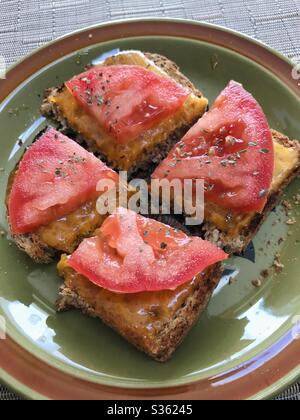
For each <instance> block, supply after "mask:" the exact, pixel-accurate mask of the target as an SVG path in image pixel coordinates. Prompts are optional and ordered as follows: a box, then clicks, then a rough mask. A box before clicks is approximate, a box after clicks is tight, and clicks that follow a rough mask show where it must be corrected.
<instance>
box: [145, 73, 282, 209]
mask: <svg viewBox="0 0 300 420" xmlns="http://www.w3.org/2000/svg"><path fill="white" fill-rule="evenodd" d="M273 170H274V147H273V141H272V135H271V131H270V128H269V125H268V122H267V119H266V116H265V115H264V113H263V111H262V109H261V107H260V105H259V104H258V103H257V101H256V100H255V99H254V98H253V96H252V95H251V94H250V93H249V92H247V91H246V90H245V89H244V88H243V87H242V85H240V84H239V83H237V82H234V81H231V82H230V83H229V85H228V86H227V87H226V88H225V89H224V90H223V92H222V93H221V94H220V96H219V97H218V98H217V100H216V101H215V103H214V104H213V106H212V108H211V109H210V111H208V112H207V113H206V114H205V115H204V116H203V117H202V118H200V120H199V121H198V122H197V123H196V124H195V125H194V126H193V127H192V128H191V129H190V130H189V131H188V133H187V134H186V135H185V136H184V137H183V138H182V140H181V142H179V143H178V144H177V145H176V146H175V147H174V149H173V150H172V151H171V152H170V154H169V155H168V157H167V158H166V159H165V160H164V161H163V162H162V163H161V164H160V166H159V167H158V168H157V169H156V170H155V171H154V173H153V175H152V177H153V178H167V179H169V180H172V179H175V178H179V179H181V180H184V179H187V178H189V179H190V178H195V179H204V181H205V183H206V191H205V195H206V199H207V200H208V201H212V202H214V203H216V204H218V205H219V206H221V207H224V208H228V209H230V210H232V211H234V212H239V213H249V212H261V211H262V210H263V208H264V206H265V204H266V202H267V199H268V192H269V189H270V186H271V183H272V178H273Z"/></svg>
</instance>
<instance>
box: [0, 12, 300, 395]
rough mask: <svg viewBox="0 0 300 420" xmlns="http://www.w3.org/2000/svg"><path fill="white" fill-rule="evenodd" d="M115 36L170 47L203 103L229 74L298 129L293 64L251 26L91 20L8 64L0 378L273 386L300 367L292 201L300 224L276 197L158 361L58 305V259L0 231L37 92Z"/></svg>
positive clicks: (283, 127) (260, 390)
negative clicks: (22, 247)
mask: <svg viewBox="0 0 300 420" xmlns="http://www.w3.org/2000/svg"><path fill="white" fill-rule="evenodd" d="M117 48H119V49H139V50H143V51H151V52H156V53H161V54H163V55H165V56H167V57H168V58H170V59H171V60H174V61H175V62H176V63H177V64H178V65H179V66H180V68H181V70H182V72H183V73H184V74H186V75H187V76H188V77H189V78H190V79H191V80H192V81H193V82H194V83H195V84H196V86H197V87H199V88H200V89H201V90H202V91H203V92H204V93H205V95H206V96H207V97H208V98H209V100H210V101H213V100H214V98H215V97H216V95H217V94H218V93H219V92H220V91H221V89H223V88H224V86H225V85H226V84H227V83H228V81H229V80H230V79H235V80H237V81H238V82H241V83H243V84H244V86H245V87H246V89H248V90H249V91H250V92H252V93H253V95H254V96H255V97H256V98H257V100H258V101H260V103H261V104H262V106H263V108H264V110H265V112H266V114H267V116H268V119H269V122H270V125H271V126H272V127H273V128H275V129H278V130H280V131H282V132H284V133H286V134H287V135H289V136H290V137H292V138H298V139H300V126H299V115H300V91H299V86H298V85H297V81H296V80H294V79H293V78H292V75H291V71H292V65H291V63H289V62H288V61H287V60H286V59H285V58H283V57H282V56H280V55H279V54H277V53H276V52H275V51H273V50H271V49H269V48H268V47H266V46H264V45H262V44H260V43H257V42H255V41H253V40H251V39H250V38H247V37H245V36H243V35H241V34H238V33H236V32H233V31H229V30H226V29H224V28H220V27H217V26H213V25H209V24H203V23H194V22H188V21H182V20H154V19H149V20H134V21H122V22H117V23H109V24H104V25H99V26H96V27H92V28H88V29H86V30H83V31H80V32H76V33H72V34H70V35H68V36H66V37H64V38H61V39H59V40H57V41H55V42H54V43H52V44H49V45H47V46H46V47H44V48H43V49H40V50H38V51H37V52H35V53H34V54H32V55H31V56H29V57H27V58H26V59H25V60H23V61H22V62H20V63H19V64H17V65H16V66H14V67H13V68H12V69H10V71H9V72H8V74H7V79H6V80H1V81H0V102H1V105H0V127H1V149H0V150H1V153H0V167H1V168H3V170H2V171H1V172H0V179H1V182H0V203H1V212H0V224H1V230H2V229H3V231H4V232H5V235H4V236H2V237H0V258H1V261H0V315H2V317H3V319H2V318H0V319H1V322H2V323H3V321H4V320H5V323H6V332H7V335H6V339H4V340H0V365H1V368H2V370H1V376H0V380H1V381H3V382H5V383H7V384H8V385H9V386H10V387H13V388H14V389H15V390H16V391H17V392H19V393H21V394H23V395H25V396H26V397H29V398H50V399H76V398H77V399H78V398H81V399H96V398H99V399H110V398H113V399H117V398H124V399H135V398H174V399H207V398H209V399H219V398H226V399H229V398H231V399H247V398H252V399H258V398H267V397H271V396H272V395H274V393H277V392H279V391H280V390H281V389H282V388H283V387H285V386H287V385H288V384H289V383H291V382H292V381H294V380H296V378H297V376H298V375H299V374H300V363H299V362H300V340H296V338H297V321H299V317H300V282H299V271H300V262H299V260H297V257H299V240H300V229H299V226H300V217H299V210H300V208H299V207H298V211H297V207H295V209H294V210H292V215H291V216H292V217H296V220H297V224H296V225H294V226H288V225H287V224H286V220H287V216H286V214H285V211H284V210H283V208H282V207H281V206H278V207H277V209H276V211H275V212H273V213H272V214H271V215H270V217H269V218H268V220H267V222H266V223H265V224H264V226H263V228H262V229H261V230H260V232H259V234H258V235H257V236H256V238H255V241H254V244H253V249H252V250H250V251H251V252H250V254H249V255H247V256H246V257H247V258H243V257H235V258H233V259H232V260H230V261H229V262H228V264H227V270H226V272H225V275H224V277H223V279H222V281H221V283H220V285H219V287H218V289H217V290H216V292H215V294H214V296H213V298H212V301H211V303H210V305H209V307H208V308H207V310H206V311H205V313H204V314H203V315H202V317H201V319H200V320H199V322H197V325H196V326H195V327H194V328H193V330H192V331H191V332H190V334H189V335H188V337H187V339H186V340H185V341H184V343H183V345H182V346H181V347H180V348H179V350H178V351H177V352H176V354H175V355H174V357H173V358H172V360H170V361H169V362H167V363H165V364H158V363H156V362H154V361H152V360H151V359H149V358H148V357H147V356H145V355H143V354H142V353H139V352H138V351H136V350H135V349H134V348H133V347H132V346H131V345H129V344H127V343H126V342H125V341H124V340H123V339H122V338H120V337H119V336H118V335H117V334H115V333H114V332H113V331H112V330H110V329H109V328H107V327H105V326H104V325H103V324H102V323H101V322H99V321H97V320H93V319H90V318H87V317H84V316H83V315H81V314H80V313H79V312H76V311H73V312H72V311H71V312H68V313H64V314H60V315H58V314H56V313H55V310H54V302H55V299H56V296H57V289H58V287H59V284H60V279H59V278H58V276H57V274H56V270H55V265H53V266H49V267H47V266H39V265H36V264H33V263H32V262H31V261H30V260H29V258H27V257H26V256H25V255H24V254H22V253H21V252H19V251H18V250H17V249H16V247H15V246H14V245H13V244H12V243H11V242H10V238H9V236H7V235H6V232H7V223H6V220H5V206H4V199H5V189H6V184H7V179H8V175H9V173H10V171H11V170H12V169H13V168H14V166H15V164H16V162H17V161H18V159H19V158H20V156H21V155H22V153H23V152H24V148H25V147H26V146H28V145H29V144H30V143H31V141H32V139H33V138H34V136H35V135H36V134H37V133H38V131H39V130H41V128H42V127H44V126H45V124H46V121H45V120H44V118H42V117H41V116H40V113H39V108H40V104H41V100H42V95H43V92H44V90H45V89H46V88H48V87H50V86H55V85H59V84H60V83H62V82H63V81H65V80H66V79H68V78H70V77H71V76H72V75H74V74H77V73H79V72H81V70H83V68H84V66H85V65H86V64H87V63H89V62H90V61H92V60H94V59H95V58H97V57H99V55H101V54H102V53H104V52H107V51H111V50H113V49H117ZM18 139H21V140H22V142H23V143H24V145H23V146H20V142H18ZM299 187H300V183H299V180H297V181H296V182H294V183H293V185H292V186H291V187H290V188H289V189H288V191H287V192H286V195H287V197H288V198H290V199H292V197H293V195H295V194H296V193H299ZM291 216H290V217H291ZM281 238H282V239H284V240H283V241H282V239H281ZM277 252H280V254H281V259H282V262H283V264H284V270H283V271H282V273H280V274H275V273H273V271H272V270H271V271H270V274H269V276H268V278H266V279H265V280H264V281H263V284H262V287H260V288H255V287H254V286H253V284H252V281H253V280H255V279H257V278H258V276H259V273H260V272H261V271H262V270H263V269H268V268H269V267H270V266H271V265H272V262H273V260H274V256H275V254H276V253H277ZM229 277H232V278H233V279H234V281H233V283H232V284H231V285H229V284H228V280H229ZM298 330H299V329H298Z"/></svg>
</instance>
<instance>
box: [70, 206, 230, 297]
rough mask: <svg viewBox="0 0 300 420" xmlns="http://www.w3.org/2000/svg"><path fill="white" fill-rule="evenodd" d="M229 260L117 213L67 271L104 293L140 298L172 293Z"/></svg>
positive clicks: (187, 239)
mask: <svg viewBox="0 0 300 420" xmlns="http://www.w3.org/2000/svg"><path fill="white" fill-rule="evenodd" d="M145 228H146V230H145ZM146 232H147V233H146ZM158 240H159V241H160V246H158ZM227 257H228V255H227V254H225V252H223V251H222V250H220V249H218V248H217V247H216V246H215V245H213V244H211V243H210V242H207V241H203V240H202V239H200V238H197V237H193V238H191V237H188V236H187V235H185V234H184V233H182V232H176V231H175V230H174V229H173V228H171V227H169V226H167V225H164V224H162V223H159V222H157V221H155V220H150V219H145V218H144V217H142V216H140V215H137V214H136V213H134V212H133V211H131V210H126V209H123V208H118V209H117V210H116V211H115V212H114V213H113V214H112V215H111V216H109V218H108V219H106V221H105V222H104V224H103V225H102V227H101V229H100V230H99V233H98V236H96V237H93V238H88V239H85V240H84V241H83V242H82V243H81V245H80V246H79V248H78V249H77V250H76V251H75V252H74V253H73V254H72V255H71V257H69V260H68V265H69V266H70V267H72V268H73V269H74V270H75V271H77V272H78V273H80V274H82V275H83V276H85V277H86V278H88V279H89V280H90V281H91V282H92V283H94V284H96V285H98V286H99V287H102V288H104V289H107V290H110V291H112V292H115V293H139V292H145V291H158V290H173V289H175V288H177V287H178V286H180V285H181V284H184V283H186V282H188V281H191V280H192V279H193V278H194V277H195V276H196V275H198V274H199V273H201V272H203V271H204V270H205V269H206V268H207V267H209V266H210V265H212V264H215V263H217V262H219V261H222V260H224V259H226V258H227Z"/></svg>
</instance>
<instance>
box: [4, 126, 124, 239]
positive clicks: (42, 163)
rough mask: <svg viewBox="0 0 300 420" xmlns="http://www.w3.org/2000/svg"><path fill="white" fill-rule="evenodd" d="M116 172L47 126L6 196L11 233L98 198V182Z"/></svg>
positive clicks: (114, 176)
mask: <svg viewBox="0 0 300 420" xmlns="http://www.w3.org/2000/svg"><path fill="white" fill-rule="evenodd" d="M103 178H108V179H112V180H114V181H117V179H118V175H117V174H116V173H115V172H114V171H113V170H111V169H109V168H108V167H107V166H106V165H105V164H104V163H102V162H101V161H100V160H99V159H97V158H96V157H95V156H93V155H92V154H91V153H88V152H87V151H86V150H85V149H83V148H82V147H81V146H79V145H78V144H77V143H75V142H74V141H73V140H70V139H69V138H68V137H66V136H64V135H62V134H61V133H59V132H57V131H56V130H54V129H52V128H50V129H48V130H47V131H46V132H45V133H44V134H43V135H42V136H41V137H40V138H39V140H37V141H36V142H35V143H34V144H33V145H32V146H31V147H30V148H29V150H28V151H27V152H26V153H25V155H24V157H23V159H22V160H21V162H20V164H19V168H18V171H17V173H16V175H15V179H14V183H13V186H12V189H11V193H10V196H9V203H8V208H9V218H10V224H11V229H12V233H13V234H22V233H28V232H33V231H34V230H36V229H37V228H39V227H40V226H43V225H47V224H49V223H50V222H52V221H54V220H58V219H59V218H61V217H63V216H66V215H67V214H69V213H71V212H72V211H74V210H76V209H77V208H78V207H80V206H81V205H82V204H84V203H85V202H87V201H89V200H91V199H94V198H97V197H98V196H99V192H97V191H96V186H97V183H98V182H99V180H100V179H103Z"/></svg>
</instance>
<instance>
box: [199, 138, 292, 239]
mask: <svg viewBox="0 0 300 420" xmlns="http://www.w3.org/2000/svg"><path fill="white" fill-rule="evenodd" d="M273 143H274V157H275V167H274V174H273V181H272V187H271V191H270V194H273V193H275V192H276V191H278V190H279V189H280V187H281V186H282V184H283V183H284V181H285V180H286V179H287V178H288V177H289V176H290V175H291V174H292V173H293V172H294V171H295V169H296V168H297V166H298V162H299V151H298V150H296V149H295V148H292V147H285V146H283V145H282V144H280V143H278V142H277V141H276V140H275V139H273ZM254 215H255V213H247V214H233V213H231V212H230V211H228V209H224V208H222V207H219V206H217V205H216V204H214V203H209V202H207V203H205V221H207V222H210V223H212V224H214V225H215V226H216V227H217V228H218V229H220V230H222V231H224V232H227V233H228V234H229V235H230V236H232V237H234V236H236V235H237V234H238V233H239V232H241V230H242V229H243V228H244V227H245V226H248V225H249V223H250V222H251V220H252V218H253V217H254Z"/></svg>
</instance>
